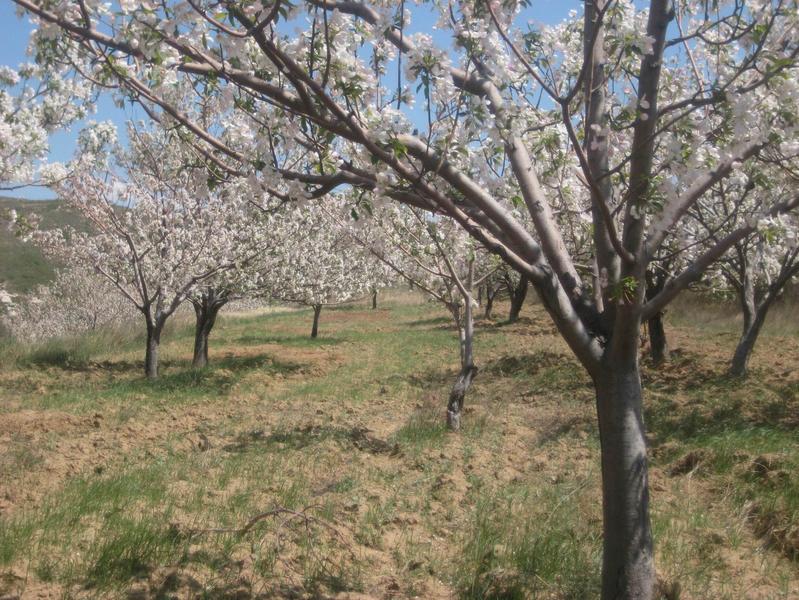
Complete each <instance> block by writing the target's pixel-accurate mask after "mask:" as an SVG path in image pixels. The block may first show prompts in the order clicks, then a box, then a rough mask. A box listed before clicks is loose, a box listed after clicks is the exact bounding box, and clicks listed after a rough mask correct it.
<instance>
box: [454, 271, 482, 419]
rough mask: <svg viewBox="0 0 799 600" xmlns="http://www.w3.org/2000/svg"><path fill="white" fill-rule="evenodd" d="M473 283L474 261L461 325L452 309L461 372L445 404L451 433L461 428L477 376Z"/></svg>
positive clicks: (455, 310) (456, 312) (465, 295)
mask: <svg viewBox="0 0 799 600" xmlns="http://www.w3.org/2000/svg"><path fill="white" fill-rule="evenodd" d="M473 281H474V261H472V262H470V263H469V275H468V279H467V281H466V292H467V293H466V294H464V300H465V302H464V307H463V324H461V322H460V319H459V315H458V310H457V308H454V309H453V315H454V316H455V322H456V323H458V337H459V339H460V354H461V371H460V373H459V374H458V378H457V379H456V380H455V385H453V386H452V390H451V391H450V393H449V401H448V402H447V425H448V426H449V428H450V429H451V430H452V431H459V430H460V428H461V414H462V412H463V402H464V399H465V398H466V392H468V391H469V387H470V386H471V385H472V381H473V380H474V378H475V376H476V375H477V367H476V366H475V365H474V343H473V342H474V315H473V314H472V297H471V291H472V282H473Z"/></svg>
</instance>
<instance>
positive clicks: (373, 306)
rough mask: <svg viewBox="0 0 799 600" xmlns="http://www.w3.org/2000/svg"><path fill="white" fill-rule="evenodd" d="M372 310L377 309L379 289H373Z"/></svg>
mask: <svg viewBox="0 0 799 600" xmlns="http://www.w3.org/2000/svg"><path fill="white" fill-rule="evenodd" d="M372 310H377V290H372Z"/></svg>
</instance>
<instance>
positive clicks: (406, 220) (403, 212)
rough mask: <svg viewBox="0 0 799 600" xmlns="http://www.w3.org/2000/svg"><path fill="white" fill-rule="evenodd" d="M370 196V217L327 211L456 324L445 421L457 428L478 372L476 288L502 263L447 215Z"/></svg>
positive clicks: (352, 235)
mask: <svg viewBox="0 0 799 600" xmlns="http://www.w3.org/2000/svg"><path fill="white" fill-rule="evenodd" d="M359 200H360V202H362V203H363V202H369V208H368V212H369V217H365V219H366V222H365V223H363V224H359V222H358V221H356V222H353V221H352V220H351V219H348V218H347V216H346V215H341V214H340V213H341V212H342V210H341V209H342V208H348V206H351V205H352V203H351V202H350V203H345V204H344V206H343V207H342V206H339V207H338V208H339V210H338V212H339V214H336V207H335V206H333V207H331V206H327V207H326V209H325V213H326V214H327V215H328V216H329V217H330V218H331V219H332V222H333V223H334V224H335V225H337V226H338V227H339V228H340V229H341V230H343V231H344V232H345V233H346V235H347V236H349V237H350V238H351V239H353V240H354V241H355V242H357V243H358V244H359V245H360V246H361V247H363V248H364V249H366V250H367V251H368V252H369V253H370V254H372V255H373V256H374V257H376V258H377V260H378V261H379V262H380V263H382V264H384V265H386V266H387V267H388V268H389V269H390V270H391V271H393V272H394V273H395V274H396V275H397V276H399V277H400V278H402V279H404V280H405V281H407V282H409V283H411V284H413V285H414V286H415V287H416V288H417V289H419V290H421V291H422V292H424V293H425V294H426V295H427V296H428V297H429V298H430V299H431V300H434V301H436V302H439V303H440V304H442V305H443V306H444V307H445V308H446V309H447V311H448V312H449V313H450V315H451V316H452V319H453V321H454V323H455V326H456V328H457V330H458V341H459V348H460V363H461V369H460V372H459V373H458V377H457V379H456V380H455V383H454V385H453V386H452V390H451V392H450V395H449V401H448V403H447V425H448V426H449V427H450V428H451V429H453V430H456V431H457V430H459V429H460V426H461V415H462V412H463V404H464V400H465V397H466V393H467V392H468V390H469V387H470V386H471V384H472V381H473V380H474V377H475V376H476V375H477V366H476V365H475V362H474V314H473V311H474V307H475V306H476V305H477V301H476V298H475V291H476V290H477V289H478V288H479V287H480V286H481V285H483V284H484V283H485V282H486V281H487V280H488V279H489V278H490V277H491V276H492V275H494V274H496V272H497V271H498V270H499V266H498V265H497V264H495V263H496V261H493V260H491V259H492V257H491V256H490V255H488V254H487V253H486V252H485V251H484V250H482V249H480V248H475V245H474V243H473V241H472V240H471V239H470V238H469V237H468V236H467V234H466V233H465V232H464V231H463V229H461V228H460V227H459V226H458V225H457V223H455V222H453V221H452V219H449V218H447V217H438V218H431V216H430V214H429V212H428V211H424V210H422V209H420V208H415V207H411V206H403V205H390V204H389V205H385V203H384V202H381V201H380V200H381V199H380V198H375V197H372V198H371V199H369V200H367V199H365V198H364V197H363V195H362V196H361V198H360V199H359Z"/></svg>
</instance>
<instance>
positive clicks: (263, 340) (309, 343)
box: [233, 334, 344, 348]
mask: <svg viewBox="0 0 799 600" xmlns="http://www.w3.org/2000/svg"><path fill="white" fill-rule="evenodd" d="M233 341H234V342H235V343H237V344H241V345H244V346H260V345H265V344H280V345H284V346H299V347H303V348H307V347H311V348H312V347H316V346H335V345H337V344H340V343H342V342H343V341H344V340H343V339H341V338H335V337H316V338H312V337H310V336H308V335H285V336H281V335H274V334H271V335H266V334H264V335H257V334H255V335H252V334H251V335H243V336H240V337H238V338H236V339H235V340H233Z"/></svg>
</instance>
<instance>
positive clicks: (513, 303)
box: [508, 276, 528, 323]
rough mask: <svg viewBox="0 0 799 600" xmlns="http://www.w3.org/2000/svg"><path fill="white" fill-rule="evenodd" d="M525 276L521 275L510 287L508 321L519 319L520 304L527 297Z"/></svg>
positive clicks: (512, 321)
mask: <svg viewBox="0 0 799 600" xmlns="http://www.w3.org/2000/svg"><path fill="white" fill-rule="evenodd" d="M527 287H528V281H527V277H524V276H522V277H521V279H520V280H519V284H518V285H517V286H516V287H515V288H512V289H511V290H509V291H510V313H509V314H508V322H509V323H515V322H516V321H518V320H519V314H520V313H521V312H522V305H524V300H525V298H527Z"/></svg>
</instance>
